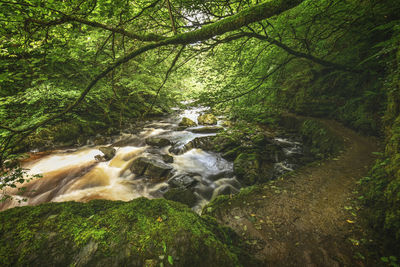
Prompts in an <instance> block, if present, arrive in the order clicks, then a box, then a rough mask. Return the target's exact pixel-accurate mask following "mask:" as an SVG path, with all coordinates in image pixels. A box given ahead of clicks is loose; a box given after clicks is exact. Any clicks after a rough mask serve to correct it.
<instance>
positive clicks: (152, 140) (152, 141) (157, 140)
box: [146, 137, 171, 147]
mask: <svg viewBox="0 0 400 267" xmlns="http://www.w3.org/2000/svg"><path fill="white" fill-rule="evenodd" d="M146 144H148V145H149V146H156V147H164V146H169V145H171V142H170V141H169V140H168V139H167V138H163V137H149V138H147V139H146Z"/></svg>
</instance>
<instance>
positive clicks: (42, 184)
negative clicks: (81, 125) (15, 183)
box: [1, 107, 314, 213]
mask: <svg viewBox="0 0 400 267" xmlns="http://www.w3.org/2000/svg"><path fill="white" fill-rule="evenodd" d="M86 142H87V145H85V146H78V147H71V148H68V149H61V150H55V151H47V152H46V151H44V152H39V153H36V152H35V153H32V155H31V157H30V158H29V159H27V160H26V161H25V162H24V163H23V167H24V168H26V169H29V170H28V174H30V175H37V174H42V175H43V177H42V178H40V179H35V180H33V181H31V182H29V183H27V184H24V185H23V186H24V187H25V188H26V190H25V191H24V192H23V194H22V195H20V194H19V193H18V191H17V190H16V189H15V190H11V191H9V192H8V193H9V194H10V195H13V200H12V201H6V202H3V203H2V204H1V209H3V210H4V209H8V208H12V207H15V206H21V205H38V204H41V203H46V202H63V201H72V200H73V201H80V202H88V201H90V200H93V199H107V200H123V201H130V200H132V199H135V198H139V197H146V198H150V199H153V198H162V197H164V198H166V199H170V200H174V201H178V202H181V203H184V204H186V205H188V206H189V207H191V208H192V209H193V210H194V211H196V212H197V213H200V212H201V210H202V208H203V207H204V206H205V205H206V204H207V203H208V202H209V201H212V200H213V199H215V198H216V197H218V196H219V195H232V194H236V193H238V192H239V190H240V189H241V188H242V187H246V186H249V185H253V184H256V183H263V182H266V181H269V180H271V179H275V178H277V177H279V176H280V175H282V174H283V173H286V172H289V171H292V170H294V169H296V168H298V167H299V166H301V165H304V164H305V163H307V162H310V161H312V159H313V158H314V157H313V156H312V153H311V152H312V151H311V150H310V149H307V147H303V145H302V142H303V141H302V139H301V136H300V135H299V133H298V131H296V132H293V133H289V132H286V131H282V130H271V129H268V130H267V129H266V128H263V127H261V126H255V125H252V124H247V123H245V122H237V123H235V124H234V125H232V123H230V122H226V121H224V119H223V117H219V118H217V117H215V116H213V115H212V114H211V113H210V112H209V110H208V109H207V108H205V107H192V108H189V109H186V110H184V111H179V110H177V112H176V113H175V114H172V115H169V116H165V117H163V118H159V119H157V120H150V121H146V122H143V123H142V125H140V126H139V125H135V126H132V127H131V128H128V129H125V130H124V131H123V132H121V133H120V134H118V135H111V136H96V137H93V138H90V139H88V140H87V141H86ZM24 199H25V200H26V201H22V200H24Z"/></svg>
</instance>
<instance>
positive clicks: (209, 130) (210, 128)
mask: <svg viewBox="0 0 400 267" xmlns="http://www.w3.org/2000/svg"><path fill="white" fill-rule="evenodd" d="M223 130H224V127H221V126H206V127H201V128H194V129H190V131H191V132H192V133H202V134H207V133H218V132H220V131H223Z"/></svg>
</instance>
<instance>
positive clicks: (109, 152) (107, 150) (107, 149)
mask: <svg viewBox="0 0 400 267" xmlns="http://www.w3.org/2000/svg"><path fill="white" fill-rule="evenodd" d="M99 150H100V151H101V152H102V153H103V154H104V156H103V157H104V159H105V160H110V159H112V158H113V157H114V156H115V153H116V152H117V150H115V148H113V147H111V146H102V147H99Z"/></svg>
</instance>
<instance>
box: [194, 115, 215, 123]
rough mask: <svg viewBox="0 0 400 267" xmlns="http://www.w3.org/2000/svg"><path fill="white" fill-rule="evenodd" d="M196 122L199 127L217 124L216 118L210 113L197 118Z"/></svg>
mask: <svg viewBox="0 0 400 267" xmlns="http://www.w3.org/2000/svg"><path fill="white" fill-rule="evenodd" d="M197 121H198V122H199V124H201V125H215V124H217V118H216V117H215V116H214V115H213V114H210V113H206V114H203V115H200V116H199V117H197Z"/></svg>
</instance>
